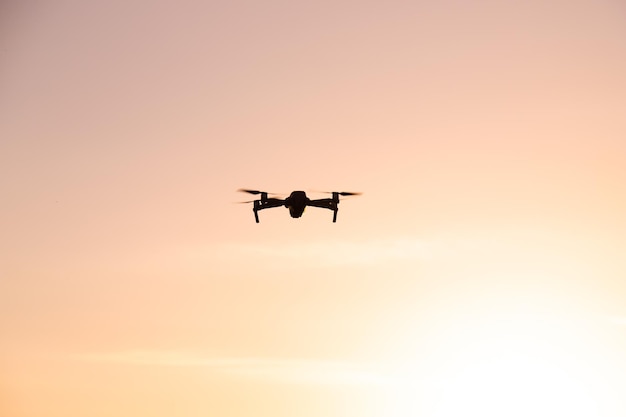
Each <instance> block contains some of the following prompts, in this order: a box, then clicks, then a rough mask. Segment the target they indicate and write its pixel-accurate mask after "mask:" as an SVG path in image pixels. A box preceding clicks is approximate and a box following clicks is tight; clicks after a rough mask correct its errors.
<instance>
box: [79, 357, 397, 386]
mask: <svg viewBox="0 0 626 417" xmlns="http://www.w3.org/2000/svg"><path fill="white" fill-rule="evenodd" d="M76 358H77V359H79V360H83V361H88V362H105V363H119V364H128V365H144V366H169V367H197V368H206V369H209V370H211V371H213V372H219V373H223V374H227V375H231V376H234V377H242V378H252V379H261V380H265V381H274V382H288V383H308V384H324V385H331V384H339V385H343V384H350V385H352V384H357V385H362V384H365V385H371V384H384V383H386V382H387V379H388V377H386V376H385V375H384V374H383V373H382V372H380V371H377V370H374V369H372V367H368V366H366V365H365V364H357V363H350V362H342V361H323V360H315V359H291V358H289V359H286V358H257V357H212V356H204V355H201V354H197V353H189V352H178V351H150V350H145V351H144V350H130V351H121V352H106V353H89V354H80V355H77V356H76Z"/></svg>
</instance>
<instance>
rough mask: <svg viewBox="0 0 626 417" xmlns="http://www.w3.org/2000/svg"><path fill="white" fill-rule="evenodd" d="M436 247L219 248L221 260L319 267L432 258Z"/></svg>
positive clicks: (391, 243) (389, 243) (392, 242)
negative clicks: (243, 258) (255, 259)
mask: <svg viewBox="0 0 626 417" xmlns="http://www.w3.org/2000/svg"><path fill="white" fill-rule="evenodd" d="M434 246H435V245H434V244H433V243H432V242H427V241H423V240H419V239H411V238H400V239H388V240H372V241H364V242H304V243H289V244H279V243H274V244H262V245H260V244H259V245H253V244H250V245H247V244H229V245H223V246H221V247H220V254H221V255H222V257H237V258H239V257H240V256H247V257H248V258H249V257H258V258H264V259H268V258H270V259H276V260H278V261H293V262H299V263H301V262H307V261H309V262H311V263H315V264H316V265H319V266H324V267H328V266H342V265H371V264H377V263H381V262H385V261H401V260H425V259H430V258H432V256H433V254H434V249H435V248H434Z"/></svg>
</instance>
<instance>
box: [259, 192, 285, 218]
mask: <svg viewBox="0 0 626 417" xmlns="http://www.w3.org/2000/svg"><path fill="white" fill-rule="evenodd" d="M284 204H285V200H281V199H280V198H266V199H261V200H255V201H254V207H253V208H252V211H253V212H254V220H255V221H256V222H257V223H259V213H258V212H259V210H265V209H268V208H274V207H280V206H283V205H284Z"/></svg>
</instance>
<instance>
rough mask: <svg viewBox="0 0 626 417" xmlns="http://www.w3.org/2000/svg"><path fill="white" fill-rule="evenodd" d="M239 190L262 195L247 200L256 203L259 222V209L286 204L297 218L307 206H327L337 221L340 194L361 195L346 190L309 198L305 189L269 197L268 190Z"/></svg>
mask: <svg viewBox="0 0 626 417" xmlns="http://www.w3.org/2000/svg"><path fill="white" fill-rule="evenodd" d="M239 191H242V192H245V193H249V194H255V195H259V194H260V195H261V198H260V199H258V200H252V201H245V203H254V206H253V207H252V211H253V212H254V219H255V220H256V222H257V223H259V213H258V212H259V211H260V210H265V209H268V208H274V207H281V206H284V207H286V208H287V209H289V215H290V216H291V217H293V218H294V219H297V218H299V217H301V216H302V214H303V213H304V210H305V209H306V208H307V206H311V207H319V208H325V209H328V210H332V211H333V223H335V222H336V221H337V211H339V207H338V206H339V196H351V195H359V194H360V193H351V192H346V191H341V192H340V191H333V192H331V193H330V194H332V197H331V198H319V199H311V198H309V197H308V196H307V195H306V193H305V192H304V191H293V192H292V193H291V194H289V196H288V197H287V198H285V199H282V198H275V197H268V194H269V193H267V192H265V191H257V190H248V189H240V190H239Z"/></svg>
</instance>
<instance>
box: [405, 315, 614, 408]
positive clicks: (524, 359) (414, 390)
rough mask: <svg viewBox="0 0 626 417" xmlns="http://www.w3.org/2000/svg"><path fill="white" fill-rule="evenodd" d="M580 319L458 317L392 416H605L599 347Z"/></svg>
mask: <svg viewBox="0 0 626 417" xmlns="http://www.w3.org/2000/svg"><path fill="white" fill-rule="evenodd" d="M579 325H580V323H578V324H577V323H573V322H571V321H569V322H568V321H567V320H562V319H557V318H555V317H550V316H549V315H545V314H521V313H518V314H512V315H510V316H508V317H499V318H498V319H497V320H495V319H493V320H490V319H488V318H485V317H482V318H480V319H476V317H474V318H473V319H464V320H458V322H457V323H456V324H455V325H452V326H450V327H448V328H447V330H446V332H445V333H446V334H445V335H443V336H442V338H441V339H440V340H439V341H438V342H437V347H436V348H435V349H438V352H437V353H436V354H434V355H432V356H431V358H432V357H436V358H437V359H436V360H435V361H434V363H427V364H425V363H423V361H422V360H421V359H417V360H416V364H415V366H414V367H413V368H412V369H410V370H407V371H406V372H407V373H406V374H405V378H404V379H403V386H402V388H401V389H400V390H401V391H402V397H403V398H402V400H401V401H399V402H398V404H397V407H398V408H397V409H396V410H394V411H395V413H394V415H395V416H397V417H405V416H406V417H408V416H413V415H421V416H429V417H460V416H481V417H500V416H510V417H517V416H519V417H522V416H538V417H552V416H557V415H567V416H574V417H577V416H580V417H583V416H592V415H603V414H601V412H600V410H599V407H601V404H600V403H601V398H600V397H599V394H598V393H599V392H600V390H601V389H602V386H603V385H605V384H606V381H603V375H602V374H601V371H600V370H598V369H597V368H595V369H594V367H593V366H589V364H590V363H594V362H597V360H598V356H599V355H600V352H599V351H597V352H594V351H593V349H592V347H591V345H590V344H589V343H586V342H585V333H584V331H581V330H580V327H579Z"/></svg>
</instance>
